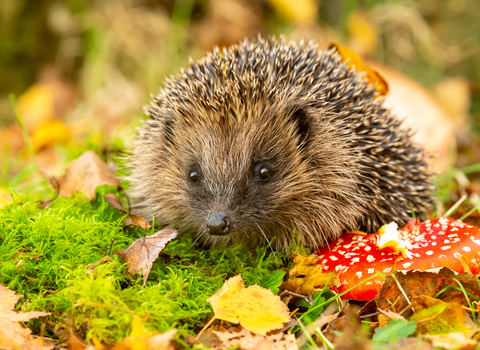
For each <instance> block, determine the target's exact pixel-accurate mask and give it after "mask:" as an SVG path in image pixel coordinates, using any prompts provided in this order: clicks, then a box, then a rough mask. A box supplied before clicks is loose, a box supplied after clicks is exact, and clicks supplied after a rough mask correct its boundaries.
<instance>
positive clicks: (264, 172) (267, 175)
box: [258, 165, 270, 181]
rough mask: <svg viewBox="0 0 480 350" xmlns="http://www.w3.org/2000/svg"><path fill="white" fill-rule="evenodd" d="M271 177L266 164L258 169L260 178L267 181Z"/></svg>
mask: <svg viewBox="0 0 480 350" xmlns="http://www.w3.org/2000/svg"><path fill="white" fill-rule="evenodd" d="M269 178H270V170H268V168H267V167H266V166H265V165H264V166H261V167H260V169H258V179H259V180H261V181H267V180H268V179H269Z"/></svg>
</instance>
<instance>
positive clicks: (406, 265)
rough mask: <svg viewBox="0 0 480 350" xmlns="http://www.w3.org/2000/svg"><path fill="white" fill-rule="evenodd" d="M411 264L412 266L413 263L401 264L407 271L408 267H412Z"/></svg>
mask: <svg viewBox="0 0 480 350" xmlns="http://www.w3.org/2000/svg"><path fill="white" fill-rule="evenodd" d="M412 264H413V263H411V262H407V263H405V264H402V265H403V267H404V268H406V269H407V268H408V267H409V266H410V265H412Z"/></svg>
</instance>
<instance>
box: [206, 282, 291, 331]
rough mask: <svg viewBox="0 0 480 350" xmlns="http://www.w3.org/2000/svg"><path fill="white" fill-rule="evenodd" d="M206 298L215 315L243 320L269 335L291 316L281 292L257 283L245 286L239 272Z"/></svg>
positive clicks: (230, 320)
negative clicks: (277, 293) (280, 294)
mask: <svg viewBox="0 0 480 350" xmlns="http://www.w3.org/2000/svg"><path fill="white" fill-rule="evenodd" d="M207 301H208V302H209V303H210V304H211V305H212V308H213V312H214V313H215V316H214V317H215V318H217V319H220V320H225V321H228V322H232V323H240V324H241V325H242V326H243V327H244V328H246V329H248V330H249V331H251V332H253V333H255V334H261V335H266V333H267V332H269V331H272V330H275V329H280V328H282V325H283V323H284V322H288V321H289V320H290V316H289V311H288V307H287V305H285V303H283V302H282V301H281V299H280V297H279V296H277V295H275V294H273V293H272V291H271V290H269V289H265V288H262V287H260V286H257V285H253V286H250V287H248V288H245V284H244V283H243V280H242V277H241V276H240V275H237V276H235V277H232V278H230V279H228V280H227V281H225V283H224V284H223V286H222V288H220V290H219V291H218V292H216V293H215V294H214V295H212V296H211V297H210V298H208V299H207Z"/></svg>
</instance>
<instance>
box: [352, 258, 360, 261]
mask: <svg viewBox="0 0 480 350" xmlns="http://www.w3.org/2000/svg"><path fill="white" fill-rule="evenodd" d="M359 261H360V258H352V262H359Z"/></svg>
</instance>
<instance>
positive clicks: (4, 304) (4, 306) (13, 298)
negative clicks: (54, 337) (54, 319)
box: [0, 284, 51, 322]
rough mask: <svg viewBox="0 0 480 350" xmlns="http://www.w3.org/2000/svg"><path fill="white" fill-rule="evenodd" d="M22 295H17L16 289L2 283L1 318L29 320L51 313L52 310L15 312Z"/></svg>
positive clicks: (0, 294) (0, 286)
mask: <svg viewBox="0 0 480 350" xmlns="http://www.w3.org/2000/svg"><path fill="white" fill-rule="evenodd" d="M21 297H23V295H17V294H15V291H13V290H10V289H9V288H7V287H5V286H2V285H1V284H0V319H5V320H8V321H16V322H28V321H30V320H31V319H33V318H38V317H42V316H48V315H51V313H50V312H43V311H29V312H20V313H17V312H15V311H14V309H15V304H16V303H17V301H18V300H19V299H20V298H21Z"/></svg>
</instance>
